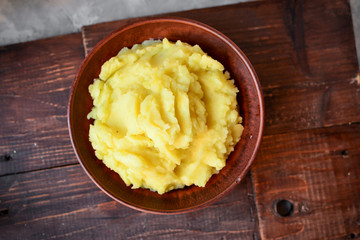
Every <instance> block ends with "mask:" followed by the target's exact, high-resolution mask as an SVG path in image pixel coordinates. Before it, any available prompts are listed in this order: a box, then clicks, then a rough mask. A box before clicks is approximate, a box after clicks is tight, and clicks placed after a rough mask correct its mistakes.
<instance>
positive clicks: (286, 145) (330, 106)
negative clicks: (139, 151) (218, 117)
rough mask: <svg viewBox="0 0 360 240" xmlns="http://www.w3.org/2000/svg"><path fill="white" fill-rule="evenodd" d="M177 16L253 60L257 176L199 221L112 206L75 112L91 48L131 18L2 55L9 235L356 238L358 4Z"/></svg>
mask: <svg viewBox="0 0 360 240" xmlns="http://www.w3.org/2000/svg"><path fill="white" fill-rule="evenodd" d="M169 15H170V16H181V17H187V18H192V19H195V20H199V21H201V22H204V23H206V24H209V25H210V26H213V27H215V28H216V29H218V30H220V31H221V32H223V33H224V34H226V35H227V36H228V37H230V38H231V39H232V40H233V41H234V42H235V43H236V44H238V46H239V47H240V48H241V49H242V50H243V51H244V52H245V54H246V55H247V56H248V57H249V59H250V61H251V62H252V63H253V65H254V67H255V69H256V71H257V73H258V75H259V79H260V82H261V84H262V89H263V92H264V99H265V104H266V126H265V136H264V139H263V143H262V145H261V148H260V151H259V154H258V156H257V159H256V162H255V164H254V166H253V168H252V170H251V173H250V174H248V176H247V177H246V178H245V180H244V181H243V182H241V183H240V185H239V186H237V187H236V188H235V190H234V191H233V192H231V193H230V194H229V195H228V196H226V197H225V198H223V199H222V200H220V201H219V202H217V203H215V204H214V205H211V206H210V207H208V208H206V209H203V210H200V211H198V212H195V213H189V214H182V215H176V216H157V215H151V214H145V213H140V212H137V211H134V210H131V209H128V208H126V207H123V206H121V205H119V204H117V203H115V202H114V201H113V200H112V199H110V198H109V197H107V196H106V195H105V194H103V193H102V192H101V191H100V190H99V189H98V188H97V187H96V186H95V185H94V184H93V183H92V182H91V181H90V179H89V178H88V177H87V176H86V175H85V173H84V172H83V171H82V169H81V168H80V166H79V165H78V164H77V161H76V159H75V155H74V153H73V150H72V149H71V146H70V141H69V138H68V134H67V126H66V117H65V115H66V104H67V97H68V93H69V88H70V86H71V83H72V80H73V78H74V74H75V72H76V69H77V68H78V66H79V64H80V63H81V60H82V59H83V57H84V53H83V49H85V53H86V52H88V51H89V50H90V49H91V48H92V47H93V46H94V45H95V44H96V43H97V42H98V41H99V40H100V39H101V38H102V37H104V36H105V35H106V34H108V33H109V32H111V31H113V30H115V29H116V28H118V27H120V26H122V25H123V24H125V23H126V22H129V21H133V20H123V21H116V22H110V23H104V24H97V25H93V26H87V27H84V28H83V30H82V38H81V36H80V34H72V35H67V36H62V37H56V38H52V39H45V40H40V41H34V42H29V43H24V44H17V45H12V46H7V47H2V48H1V49H0V72H1V73H2V76H3V77H2V79H0V112H1V114H2V116H3V122H2V126H1V128H0V156H1V157H0V239H89V238H91V239H122V238H129V239H176V238H177V239H352V238H360V177H359V176H360V159H359V158H360V84H359V83H358V82H357V77H356V76H357V74H358V69H357V60H356V53H355V46H354V36H353V32H352V31H353V30H352V23H351V15H350V9H349V4H348V2H347V1H346V0H336V1H332V2H331V4H330V3H328V2H326V1H325V0H320V1H271V2H268V1H266V2H262V1H261V2H252V3H244V4H237V5H232V6H224V7H217V8H210V9H201V10H193V11H187V12H179V13H172V14H168V15H167V16H169ZM81 39H82V41H83V44H82V42H81ZM255 199H256V200H255ZM279 200H285V201H287V202H286V203H288V204H290V205H287V206H292V207H293V210H292V211H290V212H288V215H289V216H286V217H283V216H281V214H283V215H284V212H281V211H280V210H279V209H278V210H276V208H274V205H276V203H278V202H279ZM283 202H284V201H283ZM291 204H292V205H291ZM285 210H286V209H285ZM277 211H278V212H277Z"/></svg>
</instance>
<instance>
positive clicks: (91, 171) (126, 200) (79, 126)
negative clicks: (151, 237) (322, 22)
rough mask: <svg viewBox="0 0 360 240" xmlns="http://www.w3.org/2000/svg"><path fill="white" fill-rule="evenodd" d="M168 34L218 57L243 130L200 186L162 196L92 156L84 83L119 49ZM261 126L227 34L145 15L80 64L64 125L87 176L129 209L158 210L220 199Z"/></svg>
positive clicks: (251, 151)
mask: <svg viewBox="0 0 360 240" xmlns="http://www.w3.org/2000/svg"><path fill="white" fill-rule="evenodd" d="M165 37H166V38H167V39H169V40H170V41H176V40H181V41H183V42H187V43H189V44H191V45H195V44H198V45H199V46H200V47H201V48H202V49H203V50H204V52H206V53H207V54H208V55H209V56H211V57H212V58H214V59H216V60H218V61H220V62H221V63H222V64H223V65H224V67H225V69H226V70H227V71H229V72H230V75H231V77H232V78H233V79H234V80H235V84H236V86H237V87H238V89H239V93H238V96H237V101H238V105H239V111H240V115H241V116H242V117H243V126H244V131H243V133H242V136H241V139H240V141H239V142H238V143H237V145H236V146H235V149H234V151H233V152H232V153H231V154H230V156H229V157H228V159H227V162H226V166H225V167H224V168H223V169H222V170H221V171H220V172H219V173H218V174H215V175H213V176H212V177H211V178H210V180H209V181H208V182H207V184H206V186H205V187H196V186H190V187H186V188H183V189H178V190H173V191H170V192H167V193H165V194H163V195H159V194H158V193H156V192H152V191H150V190H148V189H131V187H128V186H126V185H125V183H124V182H123V181H122V179H121V178H120V176H119V175H118V174H117V173H115V172H113V171H111V170H110V169H108V168H107V167H106V166H105V165H104V164H103V163H102V161H101V160H98V159H97V158H96V156H95V153H94V149H93V148H92V146H91V143H90V141H89V125H90V123H92V120H88V119H87V114H88V113H89V112H90V110H91V108H92V106H93V103H92V98H91V96H90V94H89V92H88V87H89V85H90V84H92V83H93V81H94V79H95V78H97V77H98V76H99V73H100V69H101V66H102V65H103V63H104V62H106V61H107V60H108V59H110V58H111V57H113V56H115V55H117V53H118V52H119V51H120V50H121V49H122V48H123V47H131V46H133V45H134V44H136V43H142V42H143V41H145V40H149V39H162V38H165ZM263 124H264V107H263V98H262V92H261V89H260V84H259V81H258V78H257V76H256V73H255V71H254V68H253V67H252V66H251V64H250V62H249V60H248V59H247V58H246V56H245V54H244V53H243V52H242V51H241V50H240V49H239V47H238V46H237V45H236V44H235V43H233V42H232V41H231V40H230V39H229V38H228V37H226V36H225V35H224V34H222V33H220V32H219V31H217V30H215V29H214V28H212V27H209V26H207V25H205V24H203V23H200V22H196V21H193V20H189V19H183V18H148V19H144V20H140V21H136V22H133V23H130V24H128V25H126V26H123V27H121V28H119V29H117V30H116V31H114V32H112V33H111V34H109V35H108V36H106V37H105V38H104V39H103V40H101V41H100V42H99V43H98V44H97V45H96V46H95V47H94V48H93V49H92V51H91V52H90V53H89V54H88V55H87V57H86V58H85V59H84V61H83V62H82V64H81V66H80V68H79V70H78V73H77V75H76V77H75V81H74V82H73V85H72V89H71V93H70V97H69V102H68V127H69V132H70V138H71V141H72V145H73V148H74V150H75V153H76V156H77V158H78V160H79V162H80V164H81V166H82V167H83V169H84V170H85V172H86V173H87V175H88V176H89V177H90V178H91V180H92V181H93V182H94V183H95V184H96V185H97V186H98V187H99V188H100V189H101V190H102V191H104V192H105V193H106V194H107V195H109V196H110V197H112V198H113V199H115V200H116V201H118V202H120V203H121V204H123V205H126V206H128V207H130V208H133V209H136V210H140V211H144V212H150V213H158V214H175V213H184V212H189V211H194V210H197V209H200V208H203V207H205V206H208V205H209V204H211V203H214V202H215V201H217V200H219V199H220V198H221V197H223V196H224V195H226V194H227V193H229V192H230V190H232V189H233V188H234V187H235V186H236V185H237V184H238V183H239V182H240V181H241V180H242V179H243V178H244V177H245V175H246V173H247V172H248V170H249V168H250V165H251V163H252V162H253V161H254V158H255V155H256V152H257V150H258V147H259V144H260V141H261V137H262V132H263Z"/></svg>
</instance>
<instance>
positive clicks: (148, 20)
mask: <svg viewBox="0 0 360 240" xmlns="http://www.w3.org/2000/svg"><path fill="white" fill-rule="evenodd" d="M160 22H176V23H183V24H185V25H192V26H194V27H197V28H201V29H203V30H205V31H207V32H209V33H211V34H212V35H215V36H216V37H218V38H220V39H221V40H222V41H224V42H225V43H226V44H227V45H228V46H230V47H231V48H232V49H233V51H234V52H235V53H236V55H237V56H238V57H239V58H240V59H241V61H242V62H243V63H244V65H245V67H246V69H247V70H248V71H249V73H250V75H251V78H252V80H253V81H252V82H253V84H254V86H255V89H256V95H257V98H258V102H259V123H258V125H259V131H258V136H257V139H256V142H255V145H254V150H253V151H252V154H251V156H250V158H249V160H248V161H247V163H246V165H245V167H244V170H243V171H242V172H241V173H240V175H239V176H238V177H237V178H236V179H235V181H233V182H232V183H231V184H230V185H229V186H228V187H227V188H226V189H225V190H224V191H222V192H220V193H219V194H218V195H216V196H215V197H213V198H211V199H209V200H208V201H205V202H202V203H200V204H197V205H195V206H192V207H187V208H181V209H171V210H156V209H151V208H146V207H143V206H139V205H134V204H132V203H130V202H126V201H124V200H122V199H119V198H117V197H116V196H114V195H112V194H111V193H110V192H108V191H107V190H106V188H104V187H103V186H102V185H101V183H99V182H98V181H97V180H96V179H95V178H94V176H93V175H92V173H91V171H90V170H88V169H87V168H86V166H85V165H84V163H83V160H82V159H81V158H80V155H79V152H78V147H77V145H76V142H75V141H74V126H73V125H72V124H71V122H72V120H73V115H72V111H71V106H72V105H73V102H74V90H75V89H76V87H77V85H78V83H79V77H80V75H81V74H82V73H83V71H84V68H85V66H86V65H87V64H88V62H89V61H90V59H91V58H92V57H93V55H94V54H95V53H96V51H97V50H98V49H99V48H101V47H102V46H103V45H104V44H106V43H107V41H108V40H110V39H111V38H113V37H114V36H116V34H118V33H119V32H123V31H126V30H127V29H130V28H133V27H136V26H140V25H146V24H148V23H160ZM85 54H86V53H85ZM264 114H265V110H264V100H263V93H262V90H261V87H260V82H259V79H258V76H257V74H256V72H255V69H254V67H253V66H252V64H251V63H250V61H249V59H248V58H247V57H246V55H245V54H244V53H243V52H242V51H241V49H240V48H239V47H238V46H237V45H236V44H235V43H234V42H233V41H232V40H230V38H228V37H227V36H225V35H224V34H223V33H222V32H220V31H218V30H216V29H215V28H213V27H211V26H208V25H206V24H204V23H202V22H199V21H196V20H192V19H188V18H182V17H143V18H140V19H139V18H137V19H134V21H131V22H129V23H127V24H125V25H123V26H121V27H119V28H117V29H115V30H114V31H112V32H111V33H109V34H108V35H106V36H105V37H104V38H102V40H100V41H99V42H98V43H97V44H96V45H95V46H94V47H93V48H92V49H91V51H90V52H89V53H88V54H87V55H86V56H85V58H84V59H83V61H82V63H81V65H80V66H79V68H78V71H77V73H76V75H75V78H74V80H73V83H72V85H71V89H70V93H69V99H68V104H67V124H68V131H69V135H70V140H71V145H72V147H73V149H74V152H75V155H76V158H77V160H78V162H79V163H80V165H81V167H82V168H83V170H84V171H85V173H86V174H87V176H88V177H89V178H90V179H91V180H92V182H93V183H95V185H96V186H97V187H98V188H100V189H101V190H102V191H103V192H104V193H106V195H108V196H109V197H111V198H112V199H114V200H115V201H116V202H119V203H121V204H122V205H124V206H127V207H129V208H132V209H134V210H138V211H141V212H145V213H152V214H160V215H169V214H182V213H188V212H192V211H196V210H199V209H202V208H205V207H207V206H209V205H210V204H213V203H214V202H216V201H218V200H220V199H221V198H223V197H224V196H226V195H227V194H228V193H230V192H231V190H233V189H234V187H235V186H236V185H238V184H239V183H240V181H241V180H242V179H243V178H244V177H245V176H246V174H247V173H248V171H249V170H250V166H251V165H252V164H253V162H254V160H255V156H256V154H257V152H258V150H259V146H260V143H261V140H262V137H263V130H264ZM180 190H181V189H180Z"/></svg>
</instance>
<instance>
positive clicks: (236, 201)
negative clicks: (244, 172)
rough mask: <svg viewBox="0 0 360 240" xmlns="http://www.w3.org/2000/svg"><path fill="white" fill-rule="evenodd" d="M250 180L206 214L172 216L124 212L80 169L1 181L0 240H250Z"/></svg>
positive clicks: (252, 234) (253, 230) (252, 231)
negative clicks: (0, 212)
mask: <svg viewBox="0 0 360 240" xmlns="http://www.w3.org/2000/svg"><path fill="white" fill-rule="evenodd" d="M249 192H252V184H251V179H250V176H247V177H246V178H245V179H244V181H243V182H242V183H241V184H240V185H239V186H237V187H236V188H235V189H234V191H232V192H231V193H230V194H229V195H228V196H227V197H226V198H224V199H222V200H220V201H218V202H217V203H215V204H214V205H211V206H210V207H207V208H206V209H203V210H200V211H197V212H193V213H188V214H180V215H173V216H162V215H153V214H146V213H141V212H138V211H135V210H131V209H129V208H127V207H124V206H122V205H120V204H118V203H116V202H115V201H113V200H112V199H111V198H109V197H108V196H106V195H105V194H104V193H103V192H101V190H100V189H99V188H98V187H96V186H95V184H93V183H92V182H90V180H89V178H88V177H87V176H86V175H85V173H84V171H83V170H82V169H81V167H80V166H78V165H77V166H67V167H61V168H54V169H47V170H41V171H35V172H31V173H26V174H18V175H10V176H6V177H2V178H1V181H0V199H1V202H0V211H3V212H4V213H3V214H0V239H13V240H16V239H38V240H40V239H99V240H100V239H253V237H256V236H257V235H256V228H255V215H254V214H255V213H254V211H255V209H254V208H250V207H249V206H251V204H250V203H249V202H250V201H253V197H252V194H249Z"/></svg>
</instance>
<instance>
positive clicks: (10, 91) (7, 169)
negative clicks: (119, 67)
mask: <svg viewBox="0 0 360 240" xmlns="http://www.w3.org/2000/svg"><path fill="white" fill-rule="evenodd" d="M83 55H84V54H83V52H82V41H81V34H79V33H78V34H72V35H67V36H61V37H55V38H50V39H44V40H39V41H33V42H28V43H22V44H16V45H10V46H5V47H1V48H0V72H1V75H2V77H1V79H0V112H1V117H2V123H1V128H0V175H4V174H5V175H6V174H12V173H16V172H23V171H30V170H36V169H41V168H48V167H53V166H59V165H66V164H72V163H76V162H77V161H76V158H75V156H74V152H73V150H72V147H71V144H70V140H69V137H68V130H67V120H66V113H67V99H68V94H69V89H70V86H71V83H72V81H73V79H74V77H75V73H76V71H77V68H78V66H79V65H80V63H81V61H82V59H83V57H84V56H83Z"/></svg>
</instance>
